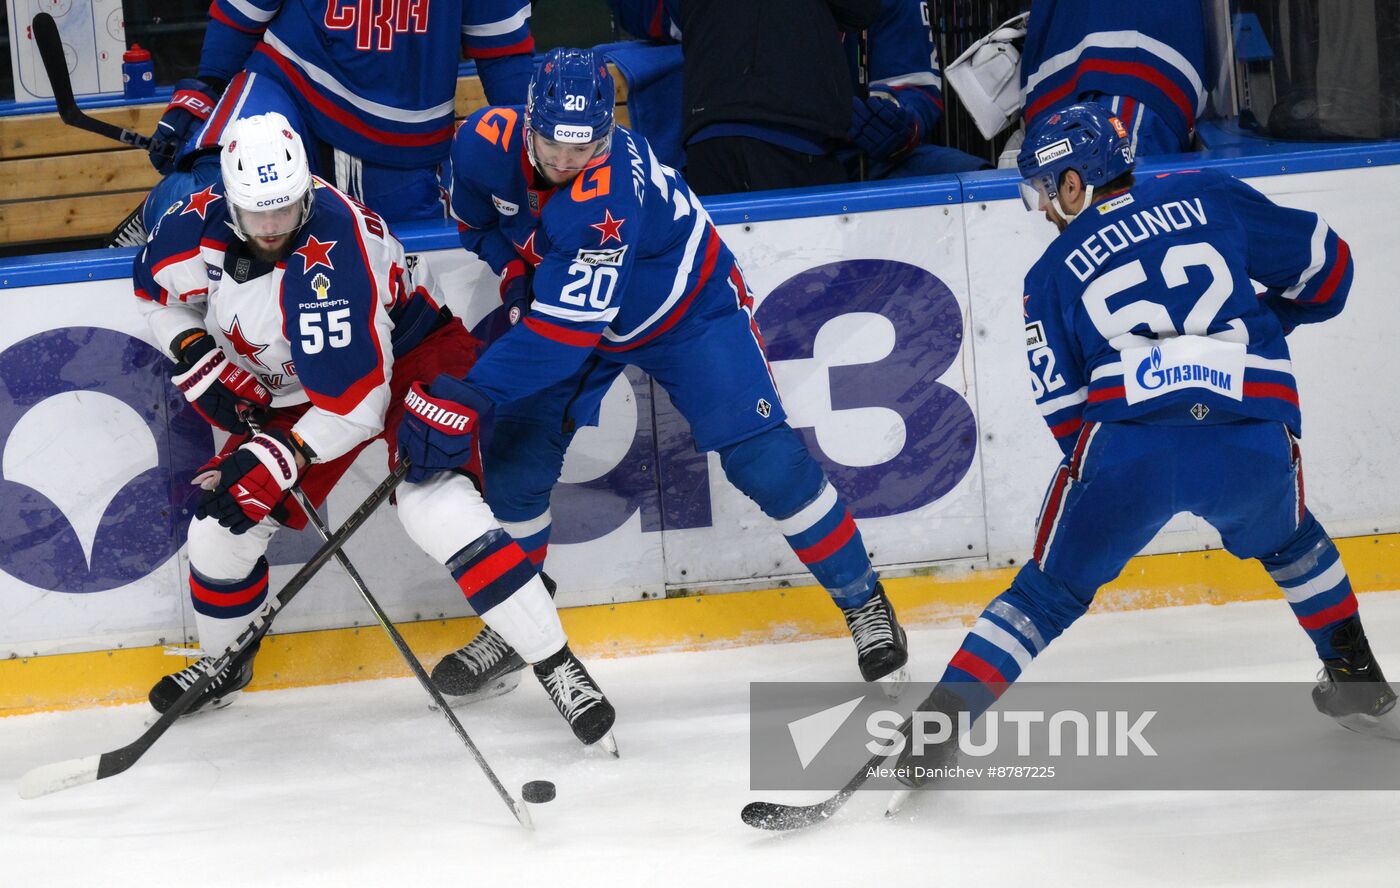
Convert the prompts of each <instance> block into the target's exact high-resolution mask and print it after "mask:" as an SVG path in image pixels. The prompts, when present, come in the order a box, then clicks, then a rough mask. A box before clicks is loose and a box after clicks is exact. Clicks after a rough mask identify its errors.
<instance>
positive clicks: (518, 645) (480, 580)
mask: <svg viewBox="0 0 1400 888" xmlns="http://www.w3.org/2000/svg"><path fill="white" fill-rule="evenodd" d="M447 568H448V570H450V571H452V576H453V577H454V578H455V579H456V580H457V585H458V586H460V587H461V589H462V594H463V595H465V596H466V597H467V600H468V601H470V602H471V605H472V609H473V610H475V611H476V612H477V614H478V615H480V617H481V619H482V620H484V621H485V622H486V624H487V625H488V626H490V627H491V628H492V629H493V630H495V632H496V633H497V634H498V635H499V636H500V637H501V639H503V640H504V641H505V643H506V644H508V645H509V646H510V647H512V648H514V649H515V650H516V651H519V653H520V656H521V657H522V658H523V659H524V660H525V661H526V662H530V663H533V662H536V661H538V660H541V659H543V658H545V657H547V656H549V655H550V654H553V653H555V652H556V651H558V650H559V649H560V648H562V647H563V646H564V642H565V638H564V628H563V627H562V626H561V625H560V624H559V614H558V612H557V611H556V610H555V609H554V602H553V600H551V599H550V596H549V593H548V592H547V591H545V587H544V583H543V582H542V581H541V580H540V578H539V574H538V573H536V572H535V568H534V565H532V564H531V563H530V559H529V558H527V557H526V556H525V552H524V550H523V549H521V548H520V545H519V544H518V543H516V542H515V541H514V540H512V539H511V538H510V536H509V535H508V534H507V533H506V532H505V531H503V530H501V529H500V528H493V529H491V530H488V531H487V532H486V533H484V534H482V535H481V536H480V537H477V538H476V539H475V540H473V541H472V542H471V543H469V544H468V545H466V546H464V547H463V548H462V549H461V550H460V551H458V552H457V554H455V555H453V556H452V557H451V558H450V559H448V562H447Z"/></svg>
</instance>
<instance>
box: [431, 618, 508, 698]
mask: <svg viewBox="0 0 1400 888" xmlns="http://www.w3.org/2000/svg"><path fill="white" fill-rule="evenodd" d="M524 668H525V661H524V660H522V659H520V655H519V654H517V653H516V652H515V648H513V647H511V646H510V645H508V644H506V641H505V639H503V638H501V636H499V635H497V634H496V632H495V630H494V629H492V628H491V627H490V626H484V627H482V629H481V631H480V632H478V633H477V635H476V637H475V638H473V639H472V640H471V641H470V642H469V643H468V644H467V645H466V647H463V648H461V649H459V650H456V651H453V652H452V653H450V654H448V655H447V656H446V657H443V658H442V660H441V661H440V662H439V663H438V664H437V665H436V666H434V667H433V675H432V678H433V684H435V685H437V689H438V690H439V691H442V693H443V695H444V696H446V697H447V698H448V701H447V702H449V703H451V704H453V705H456V704H458V703H475V702H477V701H478V700H488V699H490V698H491V697H499V696H500V695H501V694H507V693H510V692H511V691H513V690H515V688H516V687H517V686H518V685H519V684H520V672H521V670H523V669H524Z"/></svg>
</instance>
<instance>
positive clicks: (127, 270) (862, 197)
mask: <svg viewBox="0 0 1400 888" xmlns="http://www.w3.org/2000/svg"><path fill="white" fill-rule="evenodd" d="M1201 126H1202V129H1203V130H1206V131H1204V132H1203V133H1202V137H1203V138H1204V139H1207V140H1208V142H1213V143H1214V144H1215V145H1217V146H1219V147H1213V148H1212V149H1211V150H1209V151H1199V152H1195V153H1192V154H1178V155H1173V156H1171V157H1170V158H1162V159H1154V158H1148V159H1145V160H1143V161H1142V162H1141V163H1140V164H1139V165H1138V170H1139V171H1140V172H1142V173H1157V172H1171V171H1174V170H1191V169H1202V168H1214V169H1219V170H1222V171H1224V172H1228V173H1230V174H1232V175H1235V176H1238V177H1240V178H1242V179H1248V178H1254V177H1258V176H1279V175H1292V174H1295V173H1316V172H1324V171H1328V170H1346V169H1362V168H1365V167H1372V166H1390V165H1396V164H1400V141H1389V142H1359V143H1348V144H1344V145H1338V144H1336V143H1326V144H1323V143H1308V144H1307V145H1306V146H1301V145H1299V144H1298V143H1287V142H1276V141H1270V140H1266V139H1258V138H1255V137H1253V136H1251V135H1248V134H1242V133H1239V132H1231V131H1230V130H1228V129H1226V128H1222V127H1214V128H1212V129H1209V130H1207V128H1208V127H1211V125H1210V124H1202V125H1201ZM1285 149H1286V150H1285ZM1018 181H1020V178H1019V176H1018V175H1017V174H1016V172H1015V171H1014V170H987V171H985V172H979V173H965V174H961V175H955V176H954V175H949V176H933V177H929V178H924V179H896V180H892V181H885V182H872V183H868V184H865V185H861V186H843V187H841V188H796V189H792V190H787V191H770V192H764V193H761V194H757V195H749V194H736V195H726V196H723V197H713V198H708V199H706V200H705V208H706V209H707V210H708V211H709V213H710V216H711V217H712V218H713V219H714V221H715V223H716V224H719V225H739V224H744V223H752V222H771V221H776V220H779V219H805V218H811V217H816V216H840V215H843V214H847V213H869V212H875V211H877V210H896V209H906V208H909V207H921V206H940V205H942V206H952V205H954V204H959V203H977V202H982V201H993V200H1014V199H1019V195H1018V192H1017V188H1016V185H1017V182H1018ZM394 233H395V234H396V235H398V237H399V239H400V240H401V241H403V243H404V246H405V247H406V248H407V249H408V250H409V252H425V251H429V250H450V249H455V248H457V246H458V240H457V232H456V229H455V227H453V226H452V225H451V224H449V223H436V222H417V223H407V224H400V225H395V226H394ZM134 255H135V250H134V249H124V250H86V251H81V252H72V253H49V254H43V255H39V256H25V257H18V258H13V259H5V260H0V289H11V288H14V287H34V286H40V285H49V284H67V283H74V282H81V281H98V280H111V279H114V278H123V277H127V276H129V275H130V274H131V261H132V256H134Z"/></svg>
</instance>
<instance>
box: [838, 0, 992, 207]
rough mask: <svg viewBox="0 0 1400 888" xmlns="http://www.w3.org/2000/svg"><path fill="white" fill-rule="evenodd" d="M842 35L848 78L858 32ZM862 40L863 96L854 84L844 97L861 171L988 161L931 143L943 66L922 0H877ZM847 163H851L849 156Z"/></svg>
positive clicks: (894, 172)
mask: <svg viewBox="0 0 1400 888" xmlns="http://www.w3.org/2000/svg"><path fill="white" fill-rule="evenodd" d="M842 42H843V45H844V47H845V50H846V58H847V61H848V63H849V65H850V70H851V77H852V81H853V82H855V81H857V80H858V79H859V76H860V75H859V70H860V62H859V51H860V45H861V41H860V38H859V35H858V34H855V33H850V32H847V33H845V34H844V35H843V37H842ZM865 43H866V45H867V47H868V52H869V58H868V59H866V60H865V64H866V65H867V66H868V69H869V70H868V75H869V83H868V84H867V86H868V89H867V90H866V95H861V94H860V91H859V90H857V94H856V96H855V97H854V98H853V99H852V101H851V128H850V133H849V136H848V137H849V139H850V142H851V144H852V145H854V146H855V147H856V148H857V149H858V150H859V152H860V154H861V155H863V156H864V158H865V161H866V168H865V176H866V178H867V179H887V178H897V177H905V176H930V175H935V174H938V173H965V172H971V171H973V170H980V169H986V168H988V167H989V166H990V164H988V163H986V162H985V161H983V160H982V159H981V158H977V157H973V156H972V155H970V154H967V153H965V152H963V151H959V150H958V149H956V148H949V147H947V146H945V145H939V144H937V141H938V140H937V126H938V122H939V120H941V119H942V117H943V72H942V70H941V68H940V65H939V62H938V48H937V46H935V45H934V40H933V29H932V26H931V23H930V21H929V11H928V0H883V2H882V3H881V4H880V17H879V18H878V19H876V20H875V24H873V25H871V27H870V30H869V32H868V34H867V37H866V41H865ZM847 166H848V167H853V166H854V163H853V162H851V161H850V160H848V162H847ZM853 172H854V171H853ZM851 178H852V179H853V180H855V179H856V178H857V177H856V175H852V177H851Z"/></svg>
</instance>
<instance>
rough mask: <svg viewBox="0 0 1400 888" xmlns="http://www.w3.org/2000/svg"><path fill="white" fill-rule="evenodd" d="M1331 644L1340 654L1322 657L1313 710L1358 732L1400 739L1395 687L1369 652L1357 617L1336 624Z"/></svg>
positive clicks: (1368, 645) (1368, 646) (1314, 692)
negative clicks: (1338, 624)
mask: <svg viewBox="0 0 1400 888" xmlns="http://www.w3.org/2000/svg"><path fill="white" fill-rule="evenodd" d="M1332 647H1333V648H1335V649H1336V651H1337V653H1339V654H1341V656H1340V657H1339V658H1337V659H1335V660H1323V661H1322V673H1321V674H1320V675H1319V676H1318V680H1317V687H1315V688H1313V692H1312V698H1313V705H1314V706H1316V707H1317V711H1318V712H1321V713H1322V714H1323V715H1330V716H1331V717H1332V718H1334V719H1336V720H1337V723H1338V724H1340V725H1341V726H1342V727H1344V728H1347V729H1348V730H1352V731H1356V732H1357V733H1358V734H1371V735H1373V736H1377V737H1385V738H1386V739H1389V740H1400V712H1397V711H1396V708H1395V691H1394V690H1393V689H1392V688H1391V687H1390V685H1389V684H1388V683H1387V682H1386V680H1385V675H1384V674H1382V673H1381V667H1380V664H1379V663H1377V662H1376V659H1375V657H1373V656H1372V655H1371V645H1370V643H1369V642H1368V641H1367V640H1366V631H1365V630H1364V629H1362V628H1361V620H1360V619H1358V618H1356V617H1353V618H1352V619H1350V620H1348V621H1347V622H1345V623H1343V624H1342V625H1341V626H1339V627H1337V630H1336V631H1335V632H1334V633H1332Z"/></svg>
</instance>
